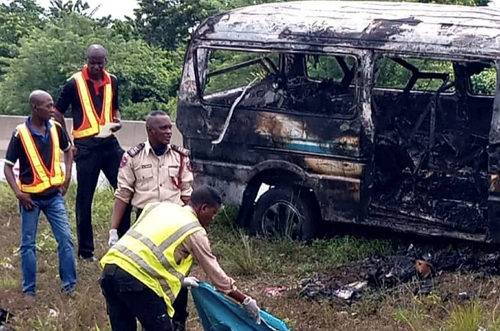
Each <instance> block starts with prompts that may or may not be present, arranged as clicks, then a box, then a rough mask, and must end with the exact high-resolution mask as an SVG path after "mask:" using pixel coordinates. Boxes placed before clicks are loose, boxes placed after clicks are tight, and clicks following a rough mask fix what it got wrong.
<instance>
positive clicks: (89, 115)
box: [72, 70, 113, 138]
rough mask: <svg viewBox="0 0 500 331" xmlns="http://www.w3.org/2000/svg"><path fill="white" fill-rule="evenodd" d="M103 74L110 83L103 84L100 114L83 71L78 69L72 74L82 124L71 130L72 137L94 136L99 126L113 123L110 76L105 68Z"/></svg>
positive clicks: (98, 130)
mask: <svg viewBox="0 0 500 331" xmlns="http://www.w3.org/2000/svg"><path fill="white" fill-rule="evenodd" d="M103 75H106V76H107V78H108V79H109V81H110V83H109V84H106V85H104V94H103V99H102V110H101V116H98V115H97V111H96V109H95V107H94V102H93V101H92V95H91V94H90V91H89V88H88V86H87V81H86V80H85V77H84V76H83V73H82V72H81V71H80V72H77V73H76V74H74V75H73V76H72V78H73V79H74V80H75V83H76V89H77V91H78V98H79V99H80V104H81V106H82V124H81V125H80V127H79V128H78V129H76V130H73V137H75V138H85V137H90V136H94V135H96V134H98V133H99V132H100V127H101V126H103V125H105V124H106V123H113V111H112V109H111V107H112V100H113V89H112V86H111V76H110V75H109V74H108V73H107V72H106V71H105V70H104V71H103Z"/></svg>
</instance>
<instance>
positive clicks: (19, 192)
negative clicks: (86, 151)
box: [4, 90, 76, 297]
mask: <svg viewBox="0 0 500 331" xmlns="http://www.w3.org/2000/svg"><path fill="white" fill-rule="evenodd" d="M29 103H30V107H31V116H30V117H29V118H28V119H27V120H26V122H25V123H23V124H20V125H18V126H17V127H16V130H15V131H14V134H13V135H12V139H11V140H10V143H9V147H8V148H7V155H6V157H5V158H6V160H5V167H4V173H5V178H6V179H7V182H8V183H9V185H10V187H11V188H12V190H13V191H14V194H15V195H16V197H17V199H18V200H19V212H20V214H21V268H22V274H23V293H24V294H25V295H26V296H27V297H34V296H35V292H36V233H37V229H38V220H39V216H40V212H43V213H44V214H45V216H46V217H47V220H48V221H49V223H50V226H51V228H52V233H53V234H54V237H55V238H56V240H57V244H58V254H59V275H60V278H61V291H62V292H63V293H67V294H71V293H73V292H74V291H75V286H76V268H75V258H74V255H73V254H74V252H73V241H72V238H71V229H70V226H69V221H68V215H67V213H66V205H65V203H64V199H63V196H64V195H65V194H66V191H67V190H68V186H69V184H70V181H71V166H72V163H73V154H72V152H71V143H70V141H69V137H68V136H67V134H66V130H64V129H63V128H62V126H61V125H60V124H59V123H56V122H54V121H52V120H51V116H52V110H53V107H54V102H53V101H52V97H51V96H50V94H48V93H47V92H45V91H40V90H37V91H34V92H32V93H31V95H30V97H29ZM61 150H62V151H63V152H64V165H65V170H66V171H65V172H63V170H62V168H61V162H60V157H61ZM18 160H19V180H18V181H16V178H15V175H14V170H13V167H14V164H15V163H16V162H17V161H18Z"/></svg>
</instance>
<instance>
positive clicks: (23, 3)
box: [0, 0, 43, 75]
mask: <svg viewBox="0 0 500 331" xmlns="http://www.w3.org/2000/svg"><path fill="white" fill-rule="evenodd" d="M42 11H43V9H42V8H41V7H40V6H38V5H37V4H36V2H35V0H14V1H11V2H10V3H9V4H5V3H2V4H0V57H7V58H13V57H15V56H16V55H17V54H18V52H17V47H18V46H19V41H20V40H21V38H23V37H25V36H27V35H29V34H30V33H31V32H32V31H33V30H34V29H35V28H36V27H39V26H40V25H41V24H42V20H41V18H40V15H41V13H42ZM4 67H5V62H4V61H0V75H1V74H2V72H3V70H4Z"/></svg>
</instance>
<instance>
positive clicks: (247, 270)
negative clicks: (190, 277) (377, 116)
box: [0, 184, 500, 331]
mask: <svg viewBox="0 0 500 331" xmlns="http://www.w3.org/2000/svg"><path fill="white" fill-rule="evenodd" d="M75 196H76V187H75V185H72V186H71V187H70V190H69V192H68V194H67V196H66V201H67V207H68V214H69V218H70V224H71V226H72V228H73V234H74V236H75V237H76V231H75V217H74V210H75V206H74V201H75ZM112 206H113V192H112V191H111V190H108V189H105V190H100V191H98V192H96V195H95V198H94V205H93V224H94V232H95V236H96V239H95V240H96V249H97V251H98V253H99V254H103V253H104V252H105V251H106V249H107V242H106V241H107V232H108V229H109V225H110V220H111V213H112ZM0 208H2V211H3V218H2V219H1V223H0V227H2V229H3V230H4V231H9V233H10V236H9V237H8V238H7V239H9V240H8V243H7V244H3V245H2V244H0V256H2V259H1V260H0V291H1V292H0V306H2V307H5V308H10V309H14V311H13V313H15V314H16V313H17V314H16V318H15V328H13V329H14V330H19V331H27V330H30V331H31V330H49V331H51V330H54V331H62V330H69V331H76V330H90V331H109V330H110V327H109V323H108V317H107V315H106V308H105V305H104V298H103V297H102V295H101V293H100V289H99V286H98V283H97V281H98V279H99V275H100V269H99V266H98V265H90V264H88V265H87V264H83V263H82V264H80V263H79V265H78V268H79V270H78V277H79V285H78V292H79V293H78V296H77V298H76V299H69V300H68V299H67V298H64V297H61V296H60V294H59V289H58V285H59V284H58V282H59V280H58V277H57V274H58V271H57V249H56V247H57V245H56V243H55V240H54V239H53V236H52V233H51V231H50V227H48V224H47V222H46V221H42V222H41V226H40V230H39V234H38V240H37V247H38V249H39V253H40V254H39V257H40V259H41V261H43V262H42V263H40V266H41V268H44V269H45V272H44V273H41V274H40V283H39V287H40V288H41V289H42V292H41V293H42V294H41V296H40V299H39V300H40V302H39V303H38V304H37V307H36V308H33V309H31V310H27V311H22V310H19V309H16V308H11V306H10V304H11V302H12V299H11V297H12V295H13V294H12V293H14V294H16V293H18V292H19V291H20V281H21V279H20V270H19V269H20V265H19V261H18V259H19V256H18V255H16V254H15V253H16V251H17V247H18V240H19V239H18V238H19V233H18V231H19V226H18V224H19V216H18V207H17V201H16V199H15V197H14V196H13V194H12V193H11V191H10V189H9V188H8V187H7V185H4V184H2V185H0ZM237 212H238V211H237V209H235V208H231V207H224V208H222V209H221V210H220V212H219V213H218V214H217V217H216V220H215V222H214V223H213V224H212V225H211V226H210V228H209V230H208V232H209V237H210V241H211V243H212V247H213V250H214V253H215V255H216V256H217V257H218V259H219V260H220V261H221V264H222V266H223V268H224V269H225V270H226V272H227V273H228V274H229V275H230V276H231V277H235V278H236V279H237V285H238V287H239V288H241V289H242V290H244V291H250V292H249V293H250V294H251V295H252V296H254V297H255V298H256V299H257V301H258V302H259V304H262V307H264V308H265V309H266V310H267V311H269V312H271V313H273V314H274V315H275V316H278V317H280V318H282V319H284V320H285V321H286V322H287V324H288V325H289V326H290V327H291V328H292V329H293V330H295V331H297V330H306V329H314V330H318V331H321V330H328V331H330V330H341V329H345V330H351V329H352V330H354V329H356V330H360V331H366V330H375V329H377V330H415V331H417V330H419V331H420V330H428V331H477V330H478V329H479V327H484V328H485V329H487V330H488V331H500V321H499V320H500V319H499V318H498V314H499V313H500V309H498V308H499V307H500V301H499V300H498V299H497V298H496V297H495V295H490V299H489V300H488V302H482V301H481V302H480V301H473V302H470V303H462V304H460V303H457V302H456V301H451V302H447V301H445V299H444V298H445V297H446V295H447V294H448V293H449V291H452V294H453V295H456V294H457V293H459V291H464V290H467V291H469V290H470V286H471V285H470V284H476V283H477V282H478V281H476V280H473V281H471V283H467V282H466V280H464V279H463V278H461V277H462V276H459V275H457V276H456V277H455V278H453V280H452V284H448V288H447V289H446V291H444V292H439V291H437V292H432V293H431V294H429V295H425V296H415V295H414V294H413V293H412V291H411V286H410V285H411V284H406V285H404V286H401V288H399V289H397V290H394V289H393V290H392V291H387V292H376V293H371V292H370V293H367V294H366V295H364V296H363V297H362V299H361V300H360V301H358V302H355V303H354V304H353V305H352V306H347V305H344V306H339V305H338V304H337V305H336V304H334V303H332V302H326V301H325V302H321V303H311V302H307V301H305V300H304V299H302V298H300V297H299V296H298V289H297V284H298V283H299V281H300V279H302V278H303V277H308V276H312V275H315V274H317V273H321V272H323V271H326V270H332V269H335V268H336V267H338V266H341V265H345V264H351V263H355V262H356V261H360V260H363V259H364V258H367V257H370V256H373V255H375V254H376V255H385V254H390V253H393V252H394V251H395V249H397V248H398V246H397V244H395V243H394V242H393V241H391V240H387V239H371V240H367V239H362V238H358V237H352V236H345V237H338V238H333V239H329V240H316V241H314V242H313V243H312V244H310V245H306V244H304V243H301V242H297V241H294V240H291V239H290V238H286V237H285V238H280V239H275V240H272V241H270V240H266V239H261V238H255V237H251V236H249V235H248V233H247V231H245V230H243V229H237V228H236V227H235V226H234V219H235V217H236V215H237ZM75 242H76V241H75ZM11 265H13V268H14V270H10V269H8V268H6V267H5V266H9V268H11ZM198 272H199V270H198ZM278 284H280V285H285V286H287V287H289V290H288V291H286V293H285V294H284V296H283V297H281V298H266V297H265V295H264V294H263V290H264V289H265V288H266V287H267V286H268V285H278ZM488 284H489V285H488ZM436 286H437V285H436ZM478 286H479V287H481V286H483V285H478ZM484 286H485V287H484V291H483V294H484V295H486V294H488V293H490V292H489V291H491V289H492V288H495V289H497V288H500V281H499V282H498V283H495V282H493V283H492V284H490V283H488V282H484ZM488 286H489V287H488ZM438 289H439V287H437V290H438ZM447 291H448V292H447ZM5 294H8V295H10V297H7V295H5ZM2 295H4V297H2ZM20 296H21V295H20V293H19V297H20ZM16 300H21V299H16ZM492 300H494V302H492ZM497 301H498V303H497ZM19 305H20V304H17V307H18V306H19ZM14 306H16V305H14ZM190 306H191V307H193V304H192V300H191V302H190ZM50 309H55V310H57V311H59V312H60V313H59V315H58V316H57V317H50V316H49V315H48V312H49V310H50ZM195 316H196V314H195V312H194V311H193V310H192V315H191V316H190V319H195ZM311 325H312V326H311ZM189 329H190V330H193V331H200V330H201V328H200V327H199V325H198V324H197V323H196V322H191V324H190V327H189Z"/></svg>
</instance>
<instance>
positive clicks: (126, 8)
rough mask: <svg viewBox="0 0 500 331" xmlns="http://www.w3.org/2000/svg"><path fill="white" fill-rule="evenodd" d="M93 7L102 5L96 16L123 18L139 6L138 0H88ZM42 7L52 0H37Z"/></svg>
mask: <svg viewBox="0 0 500 331" xmlns="http://www.w3.org/2000/svg"><path fill="white" fill-rule="evenodd" d="M86 1H87V2H88V4H89V5H90V8H91V9H94V8H96V7H97V6H99V5H101V8H99V10H98V11H97V12H96V13H95V15H94V16H95V17H101V16H107V15H111V16H113V18H118V19H122V18H123V17H124V16H125V15H127V16H130V17H132V16H133V14H134V8H136V7H137V0H86ZM6 2H9V0H0V3H6ZM36 2H38V4H39V5H40V6H42V7H49V5H50V0H36Z"/></svg>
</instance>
